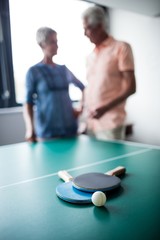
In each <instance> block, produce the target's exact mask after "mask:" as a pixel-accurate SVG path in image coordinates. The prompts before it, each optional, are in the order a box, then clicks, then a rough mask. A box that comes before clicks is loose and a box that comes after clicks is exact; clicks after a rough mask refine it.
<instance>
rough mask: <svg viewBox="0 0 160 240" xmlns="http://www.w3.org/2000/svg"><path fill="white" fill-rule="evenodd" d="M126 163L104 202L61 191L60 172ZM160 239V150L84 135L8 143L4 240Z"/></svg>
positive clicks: (2, 191) (1, 160)
mask: <svg viewBox="0 0 160 240" xmlns="http://www.w3.org/2000/svg"><path fill="white" fill-rule="evenodd" d="M119 165H122V166H125V167H126V169H127V172H126V175H125V176H124V177H123V178H122V182H121V187H120V188H119V189H117V190H114V193H113V194H110V195H109V196H108V200H107V203H106V205H105V206H104V207H100V208H98V207H95V206H94V205H92V204H88V205H87V204H86V205H75V204H71V203H67V202H64V201H62V200H60V199H59V198H58V197H57V196H56V193H55V189H56V186H57V185H58V184H60V183H62V180H60V179H59V178H58V175H57V172H58V171H59V170H62V169H65V170H67V171H68V172H69V173H70V174H71V175H73V176H77V175H78V174H81V173H86V172H91V171H94V172H95V171H96V172H106V171H107V170H110V169H112V168H115V167H116V166H119ZM30 239H31V240H32V239H34V240H41V239H43V240H48V239H53V240H63V239H65V240H66V239H67V240H68V239H70V240H74V239H75V240H82V239H87V240H90V239H91V240H118V239H120V240H121V239H129V240H135V239H136V240H139V239H146V240H151V239H152V240H158V239H160V148H159V147H156V146H148V145H143V144H137V143H130V142H123V141H114V142H112V141H107V142H103V141H98V140H95V139H92V138H89V137H87V136H85V135H81V136H79V137H77V138H73V139H57V140H54V141H52V142H43V143H36V144H29V143H19V144H13V145H8V146H2V147H0V240H30Z"/></svg>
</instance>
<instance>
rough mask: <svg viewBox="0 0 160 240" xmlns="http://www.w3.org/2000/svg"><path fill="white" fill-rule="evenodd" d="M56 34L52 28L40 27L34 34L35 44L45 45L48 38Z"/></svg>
mask: <svg viewBox="0 0 160 240" xmlns="http://www.w3.org/2000/svg"><path fill="white" fill-rule="evenodd" d="M53 33H56V31H55V30H53V29H52V28H49V27H41V28H39V29H38V30H37V33H36V40H37V43H38V44H39V45H40V46H41V44H43V43H46V42H47V39H48V37H49V36H50V35H51V34H53Z"/></svg>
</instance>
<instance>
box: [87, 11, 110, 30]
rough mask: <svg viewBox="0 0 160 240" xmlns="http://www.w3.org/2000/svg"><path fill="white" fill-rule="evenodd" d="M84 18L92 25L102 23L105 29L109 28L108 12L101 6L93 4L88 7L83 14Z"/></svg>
mask: <svg viewBox="0 0 160 240" xmlns="http://www.w3.org/2000/svg"><path fill="white" fill-rule="evenodd" d="M82 19H83V20H84V21H85V20H87V22H88V23H89V24H90V25H91V26H97V25H98V24H102V25H103V27H104V30H107V21H106V13H105V11H104V10H103V8H101V7H98V6H93V7H89V8H87V9H86V10H85V11H84V12H83V14H82Z"/></svg>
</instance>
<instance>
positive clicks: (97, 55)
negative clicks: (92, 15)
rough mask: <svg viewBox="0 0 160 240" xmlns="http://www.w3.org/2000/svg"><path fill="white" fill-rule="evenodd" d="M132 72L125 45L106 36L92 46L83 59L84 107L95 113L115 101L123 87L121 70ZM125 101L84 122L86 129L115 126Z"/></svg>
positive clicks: (120, 121) (120, 122) (129, 52)
mask: <svg viewBox="0 0 160 240" xmlns="http://www.w3.org/2000/svg"><path fill="white" fill-rule="evenodd" d="M130 70H134V62H133V54H132V50H131V47H130V45H129V44H128V43H125V42H121V41H117V40H115V39H114V38H113V37H111V36H109V37H108V38H107V39H106V40H105V41H103V42H102V44H101V45H99V46H98V47H95V49H94V50H93V52H92V53H91V54H90V55H89V57H88V59H87V81H88V85H87V87H86V89H85V105H86V108H87V109H88V110H92V111H93V110H95V109H97V108H99V107H102V106H105V105H107V103H109V102H111V100H112V99H115V98H116V97H118V96H119V94H120V93H121V89H122V88H123V87H125V81H126V80H124V79H123V78H122V72H123V71H130ZM125 116H126V112H125V101H124V102H122V103H120V104H119V105H117V106H115V107H114V108H112V109H111V110H109V111H107V112H106V113H105V114H104V115H103V116H102V117H101V118H99V119H93V118H92V119H88V129H89V130H91V131H92V132H99V131H105V130H109V129H113V128H116V127H119V126H121V125H123V124H124V121H125Z"/></svg>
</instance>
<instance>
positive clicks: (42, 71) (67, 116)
mask: <svg viewBox="0 0 160 240" xmlns="http://www.w3.org/2000/svg"><path fill="white" fill-rule="evenodd" d="M70 83H72V84H74V85H75V86H76V87H78V88H80V89H81V90H83V89H84V85H83V84H82V83H81V82H80V81H79V80H78V79H77V78H76V77H75V76H74V75H73V73H72V72H71V71H70V70H69V69H68V68H67V67H66V66H65V65H58V64H55V65H54V66H52V65H49V64H44V63H42V62H41V63H38V64H36V65H34V66H32V67H31V68H30V69H29V70H28V72H27V74H26V103H28V104H31V105H36V111H35V130H36V135H37V137H39V138H45V139H49V138H54V137H69V136H73V135H76V133H77V120H76V118H75V116H74V113H73V108H72V101H71V99H70V97H69V91H68V88H69V84H70Z"/></svg>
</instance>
